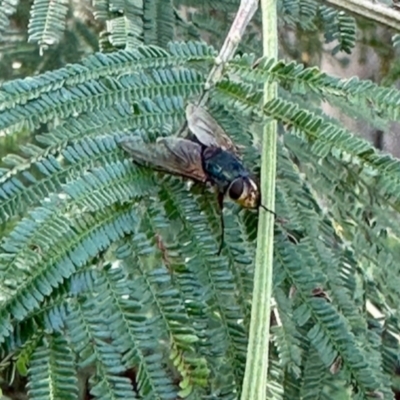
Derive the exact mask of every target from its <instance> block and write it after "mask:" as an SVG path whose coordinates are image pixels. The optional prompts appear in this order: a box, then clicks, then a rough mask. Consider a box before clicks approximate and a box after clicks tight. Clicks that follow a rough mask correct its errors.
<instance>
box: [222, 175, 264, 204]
mask: <svg viewBox="0 0 400 400" xmlns="http://www.w3.org/2000/svg"><path fill="white" fill-rule="evenodd" d="M228 195H229V197H230V198H231V199H232V200H233V201H235V202H236V203H238V204H239V205H240V206H241V207H244V208H258V207H259V206H260V189H259V187H258V185H257V184H256V183H255V182H254V181H253V180H252V179H251V178H249V177H239V178H236V179H234V180H233V181H232V182H231V184H230V185H229V187H228Z"/></svg>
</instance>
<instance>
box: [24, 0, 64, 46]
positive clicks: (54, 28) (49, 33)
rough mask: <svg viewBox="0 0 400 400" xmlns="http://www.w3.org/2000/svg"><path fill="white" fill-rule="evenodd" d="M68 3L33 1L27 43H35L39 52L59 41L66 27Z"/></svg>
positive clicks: (56, 0) (59, 0) (60, 1)
mask: <svg viewBox="0 0 400 400" xmlns="http://www.w3.org/2000/svg"><path fill="white" fill-rule="evenodd" d="M68 3H69V2H68V1H65V0H35V1H34V2H33V5H32V8H31V18H30V21H29V27H28V34H29V39H28V40H29V41H30V42H35V43H37V44H38V45H39V46H40V48H41V49H42V50H41V51H43V50H45V49H46V48H47V47H49V46H51V45H53V44H55V43H58V42H59V41H60V40H61V37H62V35H63V34H64V31H65V26H66V15H67V12H68Z"/></svg>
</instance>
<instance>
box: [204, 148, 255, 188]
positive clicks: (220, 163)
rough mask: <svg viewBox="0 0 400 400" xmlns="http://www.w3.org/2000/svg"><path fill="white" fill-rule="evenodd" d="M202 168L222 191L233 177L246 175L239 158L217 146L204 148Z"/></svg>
mask: <svg viewBox="0 0 400 400" xmlns="http://www.w3.org/2000/svg"><path fill="white" fill-rule="evenodd" d="M203 169H204V171H205V173H206V174H207V176H208V177H209V179H210V181H212V182H213V183H214V184H215V185H217V187H218V188H219V190H220V191H221V192H224V193H225V192H226V191H227V190H228V187H229V186H230V184H231V183H232V182H233V181H234V180H235V179H237V178H239V177H244V176H247V175H248V172H247V171H246V169H245V168H244V166H243V164H242V162H241V160H239V159H238V158H237V157H236V156H235V155H234V154H233V153H231V152H229V151H225V150H223V149H221V148H218V147H206V148H204V150H203Z"/></svg>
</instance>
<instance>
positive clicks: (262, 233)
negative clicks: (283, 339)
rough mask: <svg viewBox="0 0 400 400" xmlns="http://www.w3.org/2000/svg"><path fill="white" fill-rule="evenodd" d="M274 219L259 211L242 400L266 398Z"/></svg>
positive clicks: (271, 188) (269, 42) (273, 31)
mask: <svg viewBox="0 0 400 400" xmlns="http://www.w3.org/2000/svg"><path fill="white" fill-rule="evenodd" d="M261 11H262V19H263V28H262V29H263V48H264V56H265V57H268V58H275V59H276V58H277V56H278V33H277V11H276V0H261ZM276 95H277V88H276V84H271V83H266V84H265V87H264V104H265V103H266V102H268V101H269V100H271V99H273V98H275V97H276ZM276 130H277V126H276V122H275V121H272V122H269V123H267V124H266V125H265V127H264V136H263V140H262V156H261V196H262V200H263V204H264V205H265V206H266V207H267V208H268V209H270V210H274V208H275V173H276V137H277V134H276ZM273 236H274V217H273V215H272V214H271V213H267V212H266V211H264V210H263V209H260V216H259V222H258V236H257V252H256V264H255V273H254V289H253V301H252V310H251V321H250V337H249V345H248V349H247V359H246V371H245V377H244V381H243V389H242V396H241V399H242V400H263V399H265V398H266V395H267V372H268V349H269V328H270V313H271V298H272V268H273Z"/></svg>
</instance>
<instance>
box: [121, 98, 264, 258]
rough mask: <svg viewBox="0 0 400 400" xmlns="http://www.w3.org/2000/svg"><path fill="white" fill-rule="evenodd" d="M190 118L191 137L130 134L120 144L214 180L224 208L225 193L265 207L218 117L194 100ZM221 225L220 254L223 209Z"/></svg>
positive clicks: (135, 154)
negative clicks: (154, 137) (152, 140)
mask: <svg viewBox="0 0 400 400" xmlns="http://www.w3.org/2000/svg"><path fill="white" fill-rule="evenodd" d="M186 119H187V123H188V128H189V131H190V133H191V135H192V136H190V137H187V138H186V137H180V136H169V137H163V138H159V139H158V140H157V141H156V142H155V143H145V142H143V140H142V139H140V138H137V137H126V138H124V139H122V140H121V141H120V145H121V147H122V148H123V149H124V150H126V151H127V152H128V153H129V154H130V155H131V156H132V158H133V161H134V162H136V163H138V164H142V165H147V166H150V167H151V168H153V169H156V170H159V171H163V172H167V173H170V174H173V175H179V176H183V177H186V178H190V179H193V180H195V181H197V182H201V183H204V184H206V183H207V182H209V183H211V184H212V185H213V186H214V187H215V188H216V190H217V192H218V204H219V206H220V208H221V211H222V208H223V199H224V197H225V195H228V196H229V198H230V199H232V200H233V201H235V202H236V203H238V204H239V205H240V206H241V207H244V208H253V209H254V208H258V207H260V206H261V207H263V206H262V205H261V203H260V190H259V187H258V185H257V184H256V183H255V182H254V180H253V179H252V178H251V176H250V172H249V171H248V170H247V169H246V168H245V167H244V166H243V163H242V161H241V159H240V155H239V149H238V147H237V146H236V145H235V144H234V143H233V142H232V140H231V139H230V138H229V136H228V135H227V134H226V133H225V131H224V130H223V129H222V128H221V126H220V125H219V124H218V123H217V122H216V121H215V119H214V118H213V117H212V116H211V115H210V114H209V113H208V112H207V111H205V110H204V109H203V108H201V107H198V106H195V105H193V104H189V105H188V106H187V107H186ZM267 211H269V210H267ZM221 225H222V241H221V246H220V249H219V252H218V254H219V253H220V251H221V249H222V244H223V232H224V223H223V217H222V212H221Z"/></svg>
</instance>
